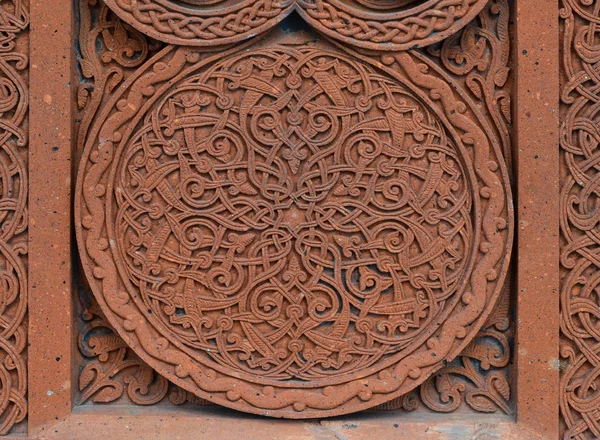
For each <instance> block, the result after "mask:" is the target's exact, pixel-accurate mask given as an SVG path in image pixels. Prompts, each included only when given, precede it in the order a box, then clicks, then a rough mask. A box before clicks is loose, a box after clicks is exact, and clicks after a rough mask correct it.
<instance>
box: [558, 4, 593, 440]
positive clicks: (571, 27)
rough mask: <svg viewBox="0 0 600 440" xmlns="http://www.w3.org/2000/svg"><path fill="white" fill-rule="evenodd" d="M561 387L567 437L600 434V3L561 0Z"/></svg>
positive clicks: (583, 437) (581, 438) (587, 437)
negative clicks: (599, 133) (599, 208)
mask: <svg viewBox="0 0 600 440" xmlns="http://www.w3.org/2000/svg"><path fill="white" fill-rule="evenodd" d="M560 12H561V18H562V20H561V24H562V37H563V53H562V61H563V66H562V71H561V74H562V80H563V81H562V96H561V98H562V106H561V121H562V124H561V133H560V145H561V155H562V162H561V166H562V169H561V172H562V180H561V181H562V190H561V238H562V243H561V249H562V254H561V264H562V272H563V273H562V277H561V280H562V286H561V321H560V322H561V331H562V339H561V356H562V374H561V394H560V408H561V414H562V420H563V423H564V438H575V439H580V440H583V439H592V438H599V437H600V414H599V413H598V408H599V407H600V396H599V394H598V387H599V386H600V379H599V377H598V371H599V366H600V334H599V333H598V304H599V297H598V279H599V277H598V273H599V272H598V269H599V267H600V262H599V260H598V257H599V255H600V246H599V245H600V240H599V239H598V231H599V226H598V216H599V211H598V202H599V198H598V189H597V184H596V182H597V181H598V178H599V177H600V172H599V171H598V152H599V151H600V148H599V136H598V124H599V122H600V116H599V115H598V110H597V109H598V103H599V102H600V93H599V90H600V76H599V75H598V71H597V63H598V60H599V59H600V45H599V44H598V35H599V32H600V28H599V25H600V19H599V17H600V2H598V1H591V2H588V1H585V2H584V1H576V0H564V1H562V9H561V11H560Z"/></svg>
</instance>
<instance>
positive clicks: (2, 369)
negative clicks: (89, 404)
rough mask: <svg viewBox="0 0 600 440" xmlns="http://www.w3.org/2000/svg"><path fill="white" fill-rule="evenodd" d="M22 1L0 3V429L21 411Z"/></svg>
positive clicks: (23, 219) (24, 27)
mask: <svg viewBox="0 0 600 440" xmlns="http://www.w3.org/2000/svg"><path fill="white" fill-rule="evenodd" d="M28 25H29V14H28V4H27V3H26V2H25V1H22V0H13V1H7V2H2V4H0V435H4V434H7V433H8V432H9V431H10V430H11V429H13V427H15V425H16V424H18V423H19V422H21V421H23V420H24V419H25V417H26V415H27V348H26V347H27V257H26V255H27V225H28V216H27V212H28V211H27V194H28V193H27V189H28V187H27V185H28V183H27V176H28V171H27V149H26V147H27V144H28V140H27V110H28V102H29V96H28V86H27V80H26V78H27V70H26V69H27V68H28V55H27V49H28V45H27V41H26V38H27V37H26V31H27V27H28Z"/></svg>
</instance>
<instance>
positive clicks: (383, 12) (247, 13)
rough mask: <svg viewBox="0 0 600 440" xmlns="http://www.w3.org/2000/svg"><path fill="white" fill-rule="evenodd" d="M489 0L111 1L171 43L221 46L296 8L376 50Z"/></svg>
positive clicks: (444, 32)
mask: <svg viewBox="0 0 600 440" xmlns="http://www.w3.org/2000/svg"><path fill="white" fill-rule="evenodd" d="M487 2H488V0H458V1H448V0H429V1H426V2H425V1H414V0H384V1H372V0H328V1H325V0H231V1H223V2H220V1H201V0H197V1H196V0H106V4H107V5H108V7H110V8H111V9H112V10H113V11H114V12H115V13H116V14H117V15H119V17H121V19H123V21H124V22H126V23H128V24H130V25H132V26H133V27H135V28H136V29H138V30H139V31H141V32H143V33H144V34H146V35H148V36H150V37H152V38H156V39H158V40H161V41H165V42H167V43H172V44H182V45H193V46H216V45H223V44H229V43H233V42H239V41H242V40H245V39H247V38H248V37H251V36H254V35H258V34H259V33H261V32H264V31H266V30H268V29H271V28H272V27H273V26H275V25H276V24H277V23H279V22H280V21H281V20H283V19H284V18H285V17H286V16H287V15H289V14H290V13H291V12H293V11H297V12H298V13H299V14H301V15H302V16H303V17H304V18H305V19H306V20H307V21H308V22H309V23H310V24H311V25H313V26H314V27H316V28H317V29H318V30H319V31H321V32H323V33H325V34H327V35H329V36H330V37H332V38H335V39H338V40H341V41H343V42H346V43H350V44H352V45H356V46H361V47H364V48H368V49H375V50H406V49H414V48H416V47H422V46H426V45H428V44H431V43H434V42H437V41H441V40H443V39H444V38H446V37H447V36H449V35H451V34H453V33H455V32H456V31H458V30H459V29H461V28H462V27H463V26H465V25H466V24H467V23H468V22H469V21H471V20H472V19H473V18H474V17H475V16H476V15H477V14H478V13H479V12H480V11H481V10H482V9H483V8H484V6H485V5H486V3H487Z"/></svg>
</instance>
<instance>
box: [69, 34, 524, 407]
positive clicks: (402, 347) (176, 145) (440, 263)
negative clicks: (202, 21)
mask: <svg viewBox="0 0 600 440" xmlns="http://www.w3.org/2000/svg"><path fill="white" fill-rule="evenodd" d="M202 56H208V55H201V54H197V53H194V51H193V50H191V49H189V48H168V49H166V50H164V51H163V52H162V55H161V56H160V60H158V61H157V62H156V63H155V64H154V65H153V66H152V67H148V71H147V72H145V73H142V74H140V76H139V77H138V78H137V80H136V81H134V82H133V83H132V84H130V87H128V88H127V90H123V91H122V92H120V93H121V94H120V95H117V96H115V97H114V98H113V100H112V104H111V105H112V111H111V112H110V114H109V115H107V117H106V118H105V119H104V120H102V121H99V122H97V124H96V125H95V127H94V128H93V129H92V131H91V133H92V134H91V135H90V138H89V139H88V142H87V146H86V150H85V154H84V157H83V159H82V164H81V167H80V171H79V178H78V186H77V188H78V192H77V210H76V215H77V232H78V243H79V246H80V249H81V256H82V259H83V263H84V268H85V269H86V272H87V274H88V278H89V280H90V284H91V287H92V289H93V291H94V294H95V295H96V297H97V298H98V300H99V302H100V305H101V307H102V309H103V310H104V311H105V313H106V315H107V317H108V319H109V320H110V322H111V323H112V325H113V326H114V327H115V328H116V329H117V330H118V331H119V333H120V335H121V336H122V337H123V338H124V339H125V341H126V342H127V343H128V344H129V345H130V346H131V347H132V348H133V349H134V350H135V351H136V352H137V353H138V354H139V355H140V356H141V357H142V358H143V359H144V360H146V361H147V362H148V363H149V364H150V365H151V366H152V367H154V368H156V369H157V370H158V371H159V372H161V373H162V374H164V375H165V376H166V377H167V378H169V379H171V380H173V381H174V382H176V383H178V384H180V385H181V386H183V387H185V388H186V389H188V390H190V391H192V392H194V393H196V394H198V395H199V396H201V397H203V398H205V399H209V400H212V401H215V402H216V403H220V404H222V405H226V406H230V407H233V408H237V409H240V410H244V411H249V412H255V413H260V414H266V415H272V416H279V417H291V418H298V417H321V416H328V415H335V414H343V413H347V412H352V411H356V410H360V409H364V408H368V407H372V406H375V405H377V404H380V403H383V402H386V401H388V400H390V399H392V398H394V397H397V396H398V395H401V394H403V393H405V392H407V391H409V390H410V389H412V388H414V387H416V386H417V385H418V384H419V383H420V382H422V381H423V380H425V379H426V378H427V376H428V375H429V374H430V373H431V372H433V371H434V370H436V369H437V368H439V367H440V366H441V365H442V363H443V362H444V361H445V360H446V361H447V360H450V359H452V357H454V356H455V355H457V354H458V353H459V351H460V350H461V348H462V347H464V346H465V345H466V344H467V343H468V342H469V340H470V338H471V337H472V336H474V335H475V333H476V332H477V330H478V328H479V327H480V326H481V324H482V323H483V320H484V319H485V316H486V315H487V314H488V313H489V312H490V310H491V308H492V307H493V304H494V302H495V299H496V297H497V294H498V292H499V289H500V287H501V285H502V280H503V276H502V274H503V273H504V272H505V269H506V264H507V261H508V254H509V250H508V249H509V245H510V243H511V239H510V236H511V231H512V228H511V227H509V226H510V225H511V224H512V223H511V220H510V216H509V214H508V213H509V212H510V199H509V197H508V196H507V194H509V193H508V191H507V188H508V186H507V179H506V173H505V169H504V165H503V163H502V158H501V156H500V154H499V153H498V149H497V146H496V145H495V144H492V143H491V142H490V140H489V139H488V138H487V137H486V135H485V132H484V131H483V129H482V128H480V126H479V125H478V122H477V120H476V116H475V114H474V113H472V112H471V111H469V112H467V113H465V111H466V108H467V106H466V105H465V103H464V102H462V101H461V99H460V97H459V96H458V95H455V93H454V92H453V89H452V87H451V86H450V85H448V84H446V83H444V82H442V80H441V79H440V77H438V76H434V72H433V71H430V73H427V72H426V71H425V70H423V68H422V67H420V66H423V65H422V64H420V63H421V61H420V60H418V59H416V58H414V55H411V54H407V53H404V54H401V55H398V56H397V57H396V58H391V57H384V59H383V60H382V61H383V64H395V65H394V66H391V68H390V70H387V69H386V68H385V67H381V68H375V67H372V65H371V64H370V62H369V61H368V60H365V59H361V58H359V56H358V55H352V54H349V53H346V52H345V51H342V50H340V49H337V48H335V47H334V46H331V45H329V44H326V43H323V42H321V43H315V44H306V45H301V46H281V45H277V44H275V43H265V44H264V45H263V46H261V47H254V48H252V47H251V48H249V49H242V50H240V51H237V52H236V51H231V52H230V53H228V54H224V55H223V54H222V55H220V56H219V57H215V59H213V60H211V59H209V58H206V59H201V58H200V57H202ZM383 64H382V66H383ZM382 69H386V70H382ZM392 72H402V74H399V73H392ZM408 78H411V80H409V79H408ZM431 84H435V87H436V88H438V89H437V90H435V91H432V92H431V93H429V92H428V90H427V89H426V87H432V86H431ZM428 85H429V86H428ZM418 86H421V87H423V90H420V89H419V87H418ZM440 87H441V88H442V89H443V88H447V90H442V89H439V88H440ZM440 90H441V91H443V92H444V93H442V94H440V93H439V92H440ZM442 96H443V98H442ZM109 108H110V105H109ZM470 118H471V119H470ZM474 151H477V153H476V154H475V153H474Z"/></svg>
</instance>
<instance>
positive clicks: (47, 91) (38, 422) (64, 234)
mask: <svg viewBox="0 0 600 440" xmlns="http://www.w3.org/2000/svg"><path fill="white" fill-rule="evenodd" d="M74 28H75V27H74V22H73V15H72V2H70V1H64V0H33V1H32V2H31V75H30V81H31V101H30V103H31V114H30V121H31V123H30V133H31V146H30V156H29V161H30V162H29V169H30V199H29V202H30V217H29V231H30V232H29V239H30V241H29V243H30V253H29V270H30V285H29V301H30V309H29V310H30V320H29V339H30V344H31V345H30V349H29V350H30V351H29V381H30V387H29V404H30V405H29V431H30V433H31V432H34V431H35V430H37V429H38V428H40V427H41V426H44V425H49V424H50V423H54V422H56V421H58V420H60V419H61V418H66V417H67V416H68V415H69V414H70V413H71V406H72V393H73V391H72V390H73V389H75V388H76V385H77V384H75V383H73V382H72V380H71V378H72V369H73V362H72V352H73V343H72V340H73V329H72V325H73V319H72V273H73V272H72V264H73V253H72V249H71V244H72V242H71V234H72V224H71V219H72V203H71V187H72V181H71V179H72V164H71V158H72V147H73V134H72V131H73V123H72V115H73V114H74V112H73V108H72V107H73V105H74V102H75V101H74V97H73V92H72V89H73V88H72V87H71V80H72V71H73V66H74V65H75V64H74V60H73V54H74V47H73V45H74V34H73V29H74Z"/></svg>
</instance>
